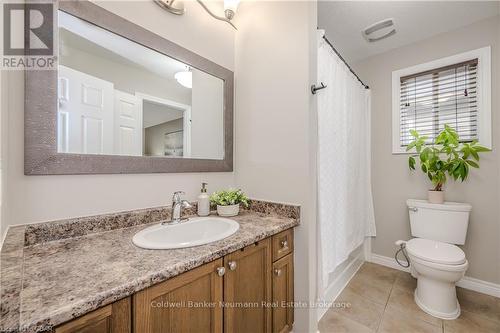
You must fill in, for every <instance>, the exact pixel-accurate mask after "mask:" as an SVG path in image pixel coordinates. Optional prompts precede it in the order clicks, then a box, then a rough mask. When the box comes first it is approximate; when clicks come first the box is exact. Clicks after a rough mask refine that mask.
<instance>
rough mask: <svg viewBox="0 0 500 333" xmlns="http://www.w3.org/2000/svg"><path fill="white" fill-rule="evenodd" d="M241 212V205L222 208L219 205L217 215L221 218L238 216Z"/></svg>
mask: <svg viewBox="0 0 500 333" xmlns="http://www.w3.org/2000/svg"><path fill="white" fill-rule="evenodd" d="M239 212H240V204H236V205H230V206H220V205H217V214H219V216H226V217H230V216H236V215H238V213H239Z"/></svg>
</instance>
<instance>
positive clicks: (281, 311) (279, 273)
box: [273, 253, 293, 333]
mask: <svg viewBox="0 0 500 333" xmlns="http://www.w3.org/2000/svg"><path fill="white" fill-rule="evenodd" d="M292 303H293V253H292V254H289V255H287V256H285V257H283V258H281V259H280V260H278V261H276V262H275V263H274V264H273V304H274V306H273V332H275V333H278V332H279V333H285V332H290V331H291V330H292V326H293V307H292Z"/></svg>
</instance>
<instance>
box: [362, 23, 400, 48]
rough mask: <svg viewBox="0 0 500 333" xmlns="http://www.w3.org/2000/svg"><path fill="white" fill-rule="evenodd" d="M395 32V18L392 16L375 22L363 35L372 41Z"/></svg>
mask: <svg viewBox="0 0 500 333" xmlns="http://www.w3.org/2000/svg"><path fill="white" fill-rule="evenodd" d="M395 33H396V29H395V28H394V19H392V18H389V19H385V20H382V21H380V22H377V23H374V24H372V25H370V26H368V27H366V28H365V29H364V30H363V31H362V34H363V37H364V38H365V39H366V41H368V42H370V43H373V42H378V41H379V40H382V39H385V38H387V37H390V36H392V35H394V34H395Z"/></svg>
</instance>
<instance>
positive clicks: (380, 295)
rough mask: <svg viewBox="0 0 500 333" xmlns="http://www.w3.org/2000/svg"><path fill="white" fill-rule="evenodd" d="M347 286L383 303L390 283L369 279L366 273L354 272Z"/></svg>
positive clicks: (388, 292)
mask: <svg viewBox="0 0 500 333" xmlns="http://www.w3.org/2000/svg"><path fill="white" fill-rule="evenodd" d="M347 288H350V289H351V290H352V291H353V292H355V293H356V294H358V295H360V296H362V297H365V298H367V299H369V300H371V301H373V302H375V303H379V304H381V305H385V304H386V303H387V300H388V299H389V294H390V293H391V289H392V284H391V283H388V282H380V281H376V280H374V279H371V278H370V277H369V276H368V274H356V275H355V276H354V277H353V278H352V279H351V281H350V282H349V284H348V285H347Z"/></svg>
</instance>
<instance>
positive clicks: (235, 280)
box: [56, 229, 293, 333]
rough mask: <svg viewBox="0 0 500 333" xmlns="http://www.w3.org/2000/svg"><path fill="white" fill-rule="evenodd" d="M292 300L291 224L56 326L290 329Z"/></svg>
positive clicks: (90, 328)
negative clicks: (262, 238)
mask: <svg viewBox="0 0 500 333" xmlns="http://www.w3.org/2000/svg"><path fill="white" fill-rule="evenodd" d="M292 302H293V230H292V229H289V230H286V231H283V232H281V233H279V234H277V235H275V236H272V237H269V238H266V239H264V240H262V241H258V242H255V243H254V244H252V245H249V246H246V247H244V248H242V249H240V250H237V251H235V252H233V253H230V254H228V255H226V256H224V257H223V258H220V259H217V260H214V261H212V262H209V263H207V264H204V265H202V266H200V267H197V268H195V269H192V270H190V271H188V272H185V273H182V274H180V275H179V276H176V277H175V278H173V279H170V280H167V281H165V282H162V283H159V284H157V285H154V286H152V287H149V288H147V289H145V290H142V291H140V292H138V293H135V294H134V295H132V296H131V297H127V298H125V299H122V300H120V301H117V302H114V303H112V304H109V305H107V306H105V307H103V308H100V309H97V310H95V311H93V312H90V313H88V314H86V315H84V316H82V317H80V318H77V319H74V320H72V321H70V322H68V323H66V324H63V325H61V326H59V327H57V328H56V332H77V331H78V332H80V331H88V332H130V330H131V327H133V328H132V330H133V331H134V332H151V333H153V332H222V331H223V332H249V331H251V332H271V331H272V332H289V331H290V330H291V327H292V325H293V307H292ZM132 304H133V307H132ZM131 308H132V311H131Z"/></svg>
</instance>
